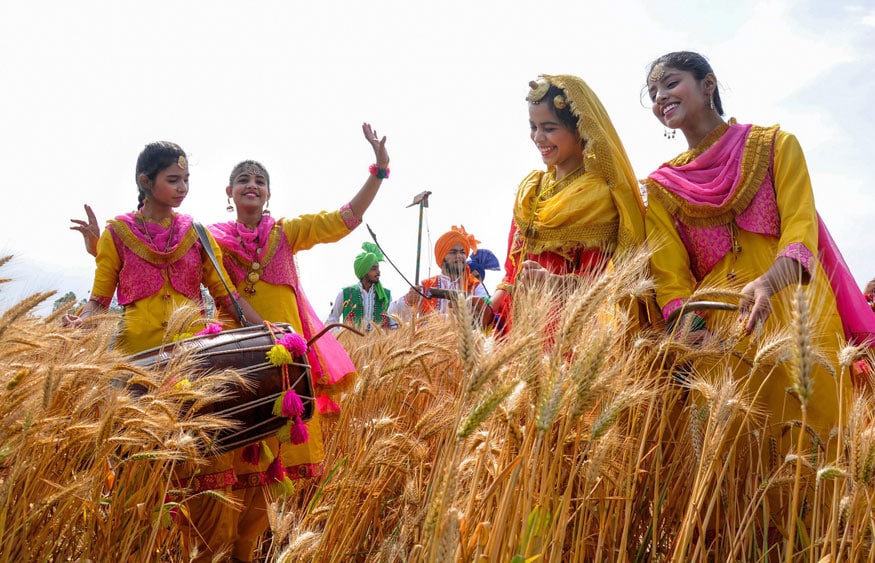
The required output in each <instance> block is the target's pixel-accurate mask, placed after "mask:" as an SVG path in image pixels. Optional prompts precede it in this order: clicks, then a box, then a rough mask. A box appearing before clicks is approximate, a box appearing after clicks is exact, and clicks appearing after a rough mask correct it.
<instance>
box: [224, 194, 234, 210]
mask: <svg viewBox="0 0 875 563" xmlns="http://www.w3.org/2000/svg"><path fill="white" fill-rule="evenodd" d="M225 210H226V211H227V212H228V213H234V206H233V205H231V198H230V197H228V207H226V208H225Z"/></svg>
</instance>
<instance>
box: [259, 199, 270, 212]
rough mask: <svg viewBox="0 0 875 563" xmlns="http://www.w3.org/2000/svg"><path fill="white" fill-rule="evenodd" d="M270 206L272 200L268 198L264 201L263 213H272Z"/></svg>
mask: <svg viewBox="0 0 875 563" xmlns="http://www.w3.org/2000/svg"><path fill="white" fill-rule="evenodd" d="M269 207H270V200H267V201H266V202H264V210H263V211H262V212H261V214H262V215H270V209H268V208H269Z"/></svg>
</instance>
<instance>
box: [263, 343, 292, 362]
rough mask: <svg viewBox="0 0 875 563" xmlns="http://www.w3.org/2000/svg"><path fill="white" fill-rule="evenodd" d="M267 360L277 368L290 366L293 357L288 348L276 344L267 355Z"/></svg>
mask: <svg viewBox="0 0 875 563" xmlns="http://www.w3.org/2000/svg"><path fill="white" fill-rule="evenodd" d="M267 359H268V360H270V363H271V364H273V365H275V366H282V365H288V364H290V363H292V355H291V354H290V353H289V350H288V348H286V347H285V346H283V345H282V344H274V345H273V347H272V348H271V349H270V351H268V353H267Z"/></svg>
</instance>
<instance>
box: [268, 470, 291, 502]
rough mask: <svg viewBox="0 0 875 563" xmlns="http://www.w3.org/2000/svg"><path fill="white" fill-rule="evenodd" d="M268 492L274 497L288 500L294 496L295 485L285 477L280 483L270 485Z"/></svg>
mask: <svg viewBox="0 0 875 563" xmlns="http://www.w3.org/2000/svg"><path fill="white" fill-rule="evenodd" d="M270 490H271V492H272V493H273V494H274V496H275V497H282V498H288V497H290V496H292V495H293V494H295V483H294V482H292V480H291V479H289V476H288V475H286V476H285V477H284V478H283V480H282V481H278V482H276V483H272V484H271V485H270Z"/></svg>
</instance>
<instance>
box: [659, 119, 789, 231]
mask: <svg viewBox="0 0 875 563" xmlns="http://www.w3.org/2000/svg"><path fill="white" fill-rule="evenodd" d="M730 123H734V120H733V121H731V122H730ZM728 127H729V125H724V126H722V127H718V128H717V129H716V130H715V131H712V132H711V133H709V134H708V136H707V137H705V139H704V140H703V141H702V142H701V143H700V144H699V146H697V147H696V148H694V149H692V150H689V151H687V152H684V153H682V154H680V155H678V156H677V157H676V158H674V159H673V160H670V161H669V162H668V164H669V165H671V166H683V165H684V164H688V163H689V162H692V161H693V160H695V158H696V157H698V156H699V155H701V154H702V153H703V152H705V151H706V150H707V149H708V148H710V147H711V146H713V145H714V143H716V142H717V141H718V140H719V139H720V137H721V136H722V135H723V133H725V132H726V129H727V128H728ZM778 129H779V126H778V125H774V126H772V127H759V126H756V125H754V126H753V127H751V130H750V134H749V135H748V137H747V139H746V140H745V146H744V152H743V154H742V162H741V178H740V181H739V185H738V187H737V188H736V190H735V193H734V194H733V195H732V197H731V198H730V200H729V201H728V202H726V203H725V204H724V205H722V206H720V207H719V208H714V207H709V206H704V205H693V204H691V203H690V202H688V201H687V200H686V199H684V198H683V197H681V196H679V195H677V194H675V193H673V192H671V191H669V190H667V189H666V188H665V187H663V186H662V185H661V184H658V183H657V182H655V181H653V180H651V179H650V178H647V179H645V180H644V182H643V183H644V185H645V186H647V191H648V194H650V195H653V196H654V197H655V198H657V199H658V200H659V201H660V203H662V204H663V205H664V206H665V208H666V210H667V211H668V212H669V213H670V214H671V215H673V216H675V217H677V218H678V219H679V220H680V221H681V222H682V223H684V224H686V225H689V226H692V227H714V226H718V225H725V224H727V223H729V222H730V221H732V220H733V219H735V216H736V215H738V214H739V213H741V212H742V211H744V210H745V209H747V206H748V205H750V202H751V201H753V198H754V197H755V196H756V194H757V192H759V189H760V187H761V186H762V183H763V179H764V178H765V177H766V173H767V172H768V170H769V167H770V166H771V162H772V158H771V156H772V147H773V145H774V141H775V135H776V134H777V131H778Z"/></svg>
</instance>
